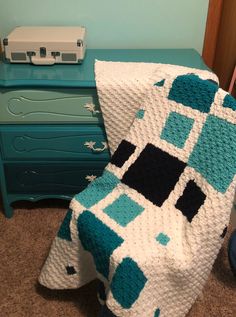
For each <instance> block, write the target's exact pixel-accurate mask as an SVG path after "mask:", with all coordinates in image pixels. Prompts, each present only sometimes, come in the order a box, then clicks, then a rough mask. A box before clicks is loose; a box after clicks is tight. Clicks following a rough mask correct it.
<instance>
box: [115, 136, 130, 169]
mask: <svg viewBox="0 0 236 317" xmlns="http://www.w3.org/2000/svg"><path fill="white" fill-rule="evenodd" d="M135 149H136V146H135V145H133V144H132V143H130V142H128V141H126V140H123V141H122V142H121V143H120V145H119V146H118V148H117V150H116V151H115V153H114V154H113V156H112V158H111V163H112V164H114V165H116V166H117V167H122V166H123V164H124V163H125V162H126V161H127V160H128V159H129V157H130V156H131V155H132V154H133V153H134V151H135Z"/></svg>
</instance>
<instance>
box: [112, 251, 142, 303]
mask: <svg viewBox="0 0 236 317" xmlns="http://www.w3.org/2000/svg"><path fill="white" fill-rule="evenodd" d="M146 282H147V278H146V277H145V275H144V274H143V271H142V270H141V269H140V268H139V267H138V265H137V263H136V262H135V261H134V260H133V259H131V258H129V257H127V258H125V259H123V261H122V262H121V263H120V264H119V265H118V267H117V269H116V272H115V274H114V276H113V279H112V282H111V291H112V294H113V297H114V298H115V300H117V302H118V303H119V304H120V305H121V306H122V307H123V308H130V307H131V306H132V305H133V304H134V303H135V301H136V300H137V299H138V297H139V295H140V293H141V291H142V289H143V288H144V286H145V283H146Z"/></svg>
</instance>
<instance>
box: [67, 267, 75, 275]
mask: <svg viewBox="0 0 236 317" xmlns="http://www.w3.org/2000/svg"><path fill="white" fill-rule="evenodd" d="M66 272H67V274H68V275H74V274H76V270H75V268H74V267H73V266H67V267H66Z"/></svg>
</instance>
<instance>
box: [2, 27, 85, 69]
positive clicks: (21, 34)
mask: <svg viewBox="0 0 236 317" xmlns="http://www.w3.org/2000/svg"><path fill="white" fill-rule="evenodd" d="M85 34H86V31H85V28H84V27H70V26H65V27H50V26H49V27H45V26H44V27H25V26H22V27H17V28H15V29H14V30H13V31H12V32H11V33H10V34H9V35H8V37H7V38H5V39H4V40H3V48H4V52H5V58H6V60H7V61H8V62H10V63H33V64H35V65H53V64H57V63H59V64H61V63H62V64H77V63H82V61H83V59H84V55H85V50H86V42H85Z"/></svg>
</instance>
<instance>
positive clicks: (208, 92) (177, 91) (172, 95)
mask: <svg viewBox="0 0 236 317" xmlns="http://www.w3.org/2000/svg"><path fill="white" fill-rule="evenodd" d="M218 88H219V87H218V85H217V84H215V83H212V82H211V81H210V80H203V79H201V78H200V77H199V76H197V75H195V74H187V75H181V76H177V77H176V79H175V80H174V82H173V84H172V87H171V89H170V92H169V96H168V99H169V100H174V101H176V102H178V103H182V104H183V105H184V106H186V107H190V108H192V109H196V110H199V111H201V112H205V113H208V112H210V108H211V105H212V103H213V101H214V98H215V94H216V92H217V90H218Z"/></svg>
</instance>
